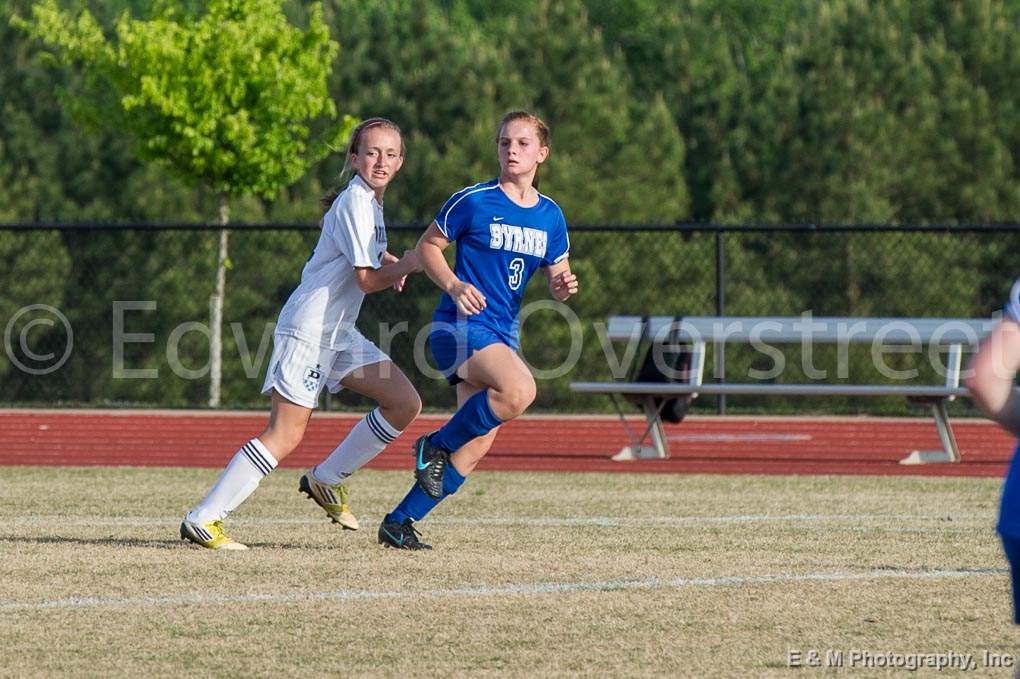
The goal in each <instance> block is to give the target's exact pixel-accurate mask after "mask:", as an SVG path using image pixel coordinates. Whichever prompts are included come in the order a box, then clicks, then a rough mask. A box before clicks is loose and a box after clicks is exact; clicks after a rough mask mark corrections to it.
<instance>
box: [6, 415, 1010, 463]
mask: <svg viewBox="0 0 1020 679" xmlns="http://www.w3.org/2000/svg"><path fill="white" fill-rule="evenodd" d="M445 418H446V416H434V415H432V416H429V415H426V416H422V417H421V418H419V419H418V420H417V421H416V422H415V423H414V424H413V425H412V426H411V427H410V428H409V429H408V431H407V432H405V433H404V434H403V435H402V436H401V437H400V438H398V439H397V440H396V441H395V442H394V443H393V444H391V445H390V446H389V447H388V448H387V449H386V450H384V451H383V452H382V454H381V455H379V457H377V458H376V459H375V460H373V461H372V462H371V463H370V464H369V467H370V468H374V469H410V467H411V455H410V446H411V443H412V442H413V441H414V440H415V438H417V437H418V436H420V435H421V434H423V433H425V432H428V431H431V430H433V429H435V428H436V427H437V426H438V425H439V424H440V423H441V422H443V421H444V420H445ZM357 420H358V416H357V415H344V414H334V413H316V414H315V415H314V416H313V417H312V421H311V423H310V425H309V427H308V432H307V434H306V436H305V439H304V441H303V442H302V443H301V445H300V446H299V447H298V449H297V450H296V451H295V452H294V453H293V454H292V455H291V456H290V457H288V458H287V459H286V460H285V461H284V463H283V466H285V467H308V466H311V465H313V464H315V463H316V462H318V461H319V460H321V459H322V457H324V456H325V455H326V454H327V453H328V452H329V451H330V450H332V448H333V447H334V445H336V443H337V442H338V441H339V440H340V439H341V438H342V437H343V436H344V435H345V434H346V433H347V432H348V431H349V430H350V428H351V427H352V426H353V425H354V423H355V422H357ZM265 422H266V413H261V412H254V413H252V412H243V413H237V412H212V411H123V410H108V411H102V410H91V411H86V410H0V445H2V448H0V465H115V466H117V465H128V466H159V467H169V466H173V467H177V466H189V467H222V466H223V465H224V464H225V463H226V462H227V461H228V460H229V459H230V457H231V456H232V455H233V453H234V452H235V451H236V450H237V449H238V447H240V445H241V444H242V443H244V442H245V441H246V440H248V439H249V438H251V437H252V436H254V435H256V434H258V432H260V431H261V430H262V428H263V427H264V426H265ZM630 422H631V427H632V428H640V427H641V421H640V420H638V419H634V420H631V421H630ZM953 427H954V430H955V432H956V437H957V441H958V443H959V445H960V449H961V451H962V455H963V461H962V462H960V463H958V464H933V465H921V466H903V465H900V464H898V461H899V460H900V459H901V458H903V457H904V456H905V455H907V454H908V453H909V452H910V451H911V450H914V449H918V448H920V449H924V450H928V449H932V450H934V449H938V448H939V443H938V436H937V434H936V431H935V425H934V421H932V420H928V419H906V418H865V417H838V418H837V417H827V418H822V417H690V418H688V419H687V420H685V421H684V422H683V423H682V424H680V425H668V426H667V427H666V433H667V436H668V437H669V439H670V448H671V451H672V457H671V459H668V460H640V461H633V462H613V461H612V460H611V459H610V457H611V456H612V455H614V454H615V453H616V452H617V451H618V450H619V449H620V448H621V447H622V446H624V445H627V444H628V443H629V440H628V437H627V434H626V432H625V430H624V428H623V426H622V425H621V423H620V421H619V419H618V418H615V417H606V416H599V415H592V416H563V417H553V416H549V417H547V416H532V417H524V418H521V419H519V420H516V421H514V422H511V423H509V424H507V425H505V426H504V427H503V429H502V430H501V431H500V433H499V436H498V437H497V439H496V443H495V445H494V446H493V448H492V450H491V451H490V452H489V454H488V456H486V458H485V459H484V460H483V462H482V464H481V466H480V467H479V468H480V469H487V470H515V471H588V472H596V471H598V472H606V471H614V472H660V473H682V474H694V473H698V474H871V475H924V476H991V477H994V476H1002V475H1003V474H1004V472H1005V469H1006V465H1007V463H1008V461H1009V457H1010V455H1011V454H1012V451H1013V447H1014V445H1015V441H1014V439H1012V438H1011V437H1009V436H1008V435H1006V434H1005V433H1003V432H1002V431H1000V430H999V429H998V428H996V427H995V426H994V425H992V424H991V423H989V422H985V421H980V420H957V421H955V422H954V423H953Z"/></svg>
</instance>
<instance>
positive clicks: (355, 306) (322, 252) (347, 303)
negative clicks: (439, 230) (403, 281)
mask: <svg viewBox="0 0 1020 679" xmlns="http://www.w3.org/2000/svg"><path fill="white" fill-rule="evenodd" d="M384 252H386V225H385V223H384V222H383V211H382V206H381V205H380V204H379V202H378V201H377V200H376V198H375V192H374V191H372V189H371V187H369V186H368V184H366V183H365V181H364V180H363V179H362V178H361V177H360V176H358V175H354V179H352V180H351V181H350V183H349V184H348V185H347V188H346V189H344V190H343V192H342V193H341V194H340V195H339V196H337V198H336V200H335V201H333V205H331V206H330V208H329V211H328V212H326V215H325V216H324V217H323V220H322V233H321V234H320V235H319V242H318V243H317V244H316V246H315V251H314V252H312V256H311V258H310V259H309V260H308V262H307V263H306V264H305V268H304V270H303V271H302V272H301V283H300V284H299V285H298V287H297V289H296V290H294V292H293V293H291V295H290V298H289V299H288V300H287V303H286V304H284V305H283V309H282V310H281V311H280V318H279V320H278V321H277V323H276V332H277V333H278V334H281V335H290V336H293V337H297V338H299V339H303V340H305V341H307V342H312V343H314V344H317V345H319V346H322V347H328V348H332V349H337V350H342V349H346V348H347V346H348V344H350V337H349V332H350V330H351V329H352V328H354V323H355V321H357V320H358V312H359V311H360V310H361V302H362V300H363V299H365V293H364V292H362V291H361V288H359V287H358V280H357V277H356V276H355V275H354V268H355V267H372V268H373V269H378V268H379V267H380V266H382V262H381V259H382V255H383V253H384Z"/></svg>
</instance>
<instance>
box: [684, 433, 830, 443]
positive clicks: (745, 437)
mask: <svg viewBox="0 0 1020 679" xmlns="http://www.w3.org/2000/svg"><path fill="white" fill-rule="evenodd" d="M666 438H668V439H669V440H670V441H687V442H689V443H737V442H752V443H763V442H767V441H780V442H783V443H789V442H791V441H811V440H812V438H813V437H812V436H811V434H670V435H669V436H667V437H666Z"/></svg>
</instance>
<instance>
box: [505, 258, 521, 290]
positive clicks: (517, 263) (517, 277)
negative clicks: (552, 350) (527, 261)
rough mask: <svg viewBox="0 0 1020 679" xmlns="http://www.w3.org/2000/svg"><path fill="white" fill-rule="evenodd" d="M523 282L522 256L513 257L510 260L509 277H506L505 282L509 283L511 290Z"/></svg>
mask: <svg viewBox="0 0 1020 679" xmlns="http://www.w3.org/2000/svg"><path fill="white" fill-rule="evenodd" d="M523 282H524V258H523V257H515V258H514V259H513V261H511V262H510V278H508V279H507V283H509V284H510V289H511V290H516V289H517V288H519V287H521V283H523Z"/></svg>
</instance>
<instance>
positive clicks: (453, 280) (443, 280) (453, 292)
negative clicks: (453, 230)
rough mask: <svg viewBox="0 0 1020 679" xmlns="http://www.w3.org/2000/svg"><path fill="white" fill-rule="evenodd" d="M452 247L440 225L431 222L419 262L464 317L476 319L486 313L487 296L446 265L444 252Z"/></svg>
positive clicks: (419, 251)
mask: <svg viewBox="0 0 1020 679" xmlns="http://www.w3.org/2000/svg"><path fill="white" fill-rule="evenodd" d="M449 246H450V241H449V240H447V238H446V236H444V235H443V232H442V231H440V229H439V225H438V224H436V223H435V222H432V224H430V225H429V228H428V229H426V230H425V233H424V234H422V237H421V238H420V239H419V240H418V248H417V250H418V258H419V259H420V260H421V266H422V270H424V271H425V274H426V275H427V276H428V277H429V278H431V279H432V282H433V283H435V284H436V285H437V286H439V289H440V290H442V291H443V292H445V293H446V294H448V295H449V296H450V299H452V300H453V302H454V303H455V304H456V305H457V309H458V310H459V311H460V312H461V313H462V314H465V315H467V316H473V315H474V314H478V313H481V312H482V310H483V309H485V295H483V294H482V293H481V292H480V291H479V290H478V288H476V287H475V286H473V285H471V284H470V283H465V282H463V281H461V280H460V279H459V278H457V276H456V274H454V273H453V269H451V268H450V265H449V264H448V263H447V262H446V257H444V256H443V251H444V250H446V248H447V247H449Z"/></svg>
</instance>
